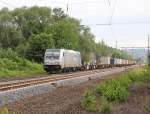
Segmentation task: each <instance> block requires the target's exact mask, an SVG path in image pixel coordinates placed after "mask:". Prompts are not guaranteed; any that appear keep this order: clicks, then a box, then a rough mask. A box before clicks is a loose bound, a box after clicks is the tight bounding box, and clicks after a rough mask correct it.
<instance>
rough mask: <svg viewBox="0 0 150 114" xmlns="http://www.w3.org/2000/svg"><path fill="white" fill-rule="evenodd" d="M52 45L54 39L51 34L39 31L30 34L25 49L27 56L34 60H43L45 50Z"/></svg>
mask: <svg viewBox="0 0 150 114" xmlns="http://www.w3.org/2000/svg"><path fill="white" fill-rule="evenodd" d="M52 47H54V41H53V38H52V35H51V34H46V33H40V34H38V35H32V36H31V37H30V40H29V46H28V49H27V54H26V56H27V58H28V59H29V60H34V61H36V62H43V56H44V53H45V50H46V49H48V48H52Z"/></svg>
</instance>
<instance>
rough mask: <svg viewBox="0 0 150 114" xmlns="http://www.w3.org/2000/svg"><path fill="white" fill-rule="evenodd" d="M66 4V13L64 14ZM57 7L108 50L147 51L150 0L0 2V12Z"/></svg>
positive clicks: (2, 0)
mask: <svg viewBox="0 0 150 114" xmlns="http://www.w3.org/2000/svg"><path fill="white" fill-rule="evenodd" d="M67 4H68V11H67ZM35 5H37V6H47V7H51V8H54V7H61V8H62V9H64V11H65V13H67V14H68V15H70V16H71V17H75V18H77V19H79V20H81V24H82V25H87V26H89V27H90V28H91V32H92V33H93V34H94V36H95V41H96V42H99V41H101V40H102V39H103V40H104V41H105V43H106V44H107V45H109V46H112V47H116V41H117V42H118V43H117V48H121V47H147V37H148V34H150V7H149V6H150V0H0V8H3V7H8V8H9V9H11V10H12V9H14V8H18V7H22V6H27V7H31V6H35Z"/></svg>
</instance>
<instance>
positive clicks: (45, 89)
mask: <svg viewBox="0 0 150 114" xmlns="http://www.w3.org/2000/svg"><path fill="white" fill-rule="evenodd" d="M125 69H127V68H114V69H107V71H106V70H102V71H101V72H99V73H98V74H97V75H95V74H93V75H91V76H90V78H89V76H83V77H82V78H75V79H73V78H72V79H71V80H63V81H59V82H55V83H46V84H40V85H36V86H31V87H25V88H21V89H17V90H9V91H6V92H0V105H1V106H2V105H4V104H11V103H13V102H15V101H16V102H22V101H23V102H24V101H26V100H25V99H28V98H36V97H35V96H40V95H41V97H42V96H43V94H44V95H52V96H51V97H48V96H47V97H48V99H49V98H50V99H51V98H52V100H53V97H54V98H55V97H56V98H58V97H59V95H60V96H61V94H62V93H63V92H64V91H66V93H68V95H69V94H74V95H75V94H77V93H74V92H78V91H80V89H79V88H80V86H77V88H74V85H77V84H79V83H83V82H86V83H85V84H81V88H82V85H83V86H84V89H85V87H86V84H87V87H89V86H90V83H93V82H94V81H93V80H91V79H94V78H104V79H105V77H102V76H106V75H110V74H115V73H120V72H123V71H124V70H125ZM108 77H109V76H108ZM108 77H107V76H106V78H108ZM88 80H91V81H90V83H89V82H87V81H88ZM94 83H95V82H94ZM67 85H70V87H68V86H67ZM66 86H67V87H66ZM78 87H79V88H78ZM56 88H57V90H55V89H56ZM69 88H70V89H71V90H70V89H69ZM66 89H67V90H66ZM72 89H73V90H72ZM74 89H75V90H74ZM76 89H77V90H76ZM78 89H79V90H78ZM53 90H55V91H54V93H53V92H51V91H53ZM81 90H82V89H81ZM57 91H60V92H61V91H62V93H57ZM45 93H46V94H45ZM53 94H54V95H53ZM56 94H58V95H56ZM78 94H79V93H78ZM62 95H63V94H62ZM68 95H65V98H66V97H67V99H70V97H71V96H72V95H71V96H70V95H69V96H70V97H69V96H68ZM80 95H81V94H80ZM57 96H58V97H57ZM75 96H76V95H75ZM47 97H45V98H42V99H47ZM80 98H81V97H79V99H80ZM42 99H41V100H42ZM79 99H78V100H77V99H76V100H75V101H79ZM56 100H57V99H56ZM27 101H29V102H30V100H27ZM38 101H39V100H37V102H38ZM41 102H42V101H41ZM60 102H62V101H60ZM71 102H72V101H71ZM53 103H54V102H53ZM68 104H69V103H68ZM68 104H66V105H68ZM56 108H57V107H56ZM62 108H63V107H62ZM63 109H64V108H63ZM55 111H56V110H55ZM26 114H28V113H26ZM29 114H30V113H29ZM38 114H43V112H42V113H38ZM50 114H51V113H50ZM52 114H55V112H54V113H52ZM56 114H57V113H56Z"/></svg>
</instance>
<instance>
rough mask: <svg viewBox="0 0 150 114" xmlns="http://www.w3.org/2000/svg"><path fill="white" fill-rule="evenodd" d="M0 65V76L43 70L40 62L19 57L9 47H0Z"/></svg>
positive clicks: (21, 74)
mask: <svg viewBox="0 0 150 114" xmlns="http://www.w3.org/2000/svg"><path fill="white" fill-rule="evenodd" d="M0 66H1V67H0V77H9V76H26V75H34V74H41V73H43V72H44V71H43V67H42V65H41V64H37V63H32V62H30V61H28V60H26V59H24V58H21V57H19V56H18V54H17V53H16V52H14V51H13V50H11V49H8V50H5V49H0Z"/></svg>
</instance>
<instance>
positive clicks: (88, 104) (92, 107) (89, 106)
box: [81, 90, 96, 112]
mask: <svg viewBox="0 0 150 114" xmlns="http://www.w3.org/2000/svg"><path fill="white" fill-rule="evenodd" d="M81 106H82V107H83V108H85V109H86V110H88V111H92V112H95V111H96V97H95V96H94V95H93V94H92V92H91V91H89V90H87V91H85V92H84V94H83V99H82V101H81Z"/></svg>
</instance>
